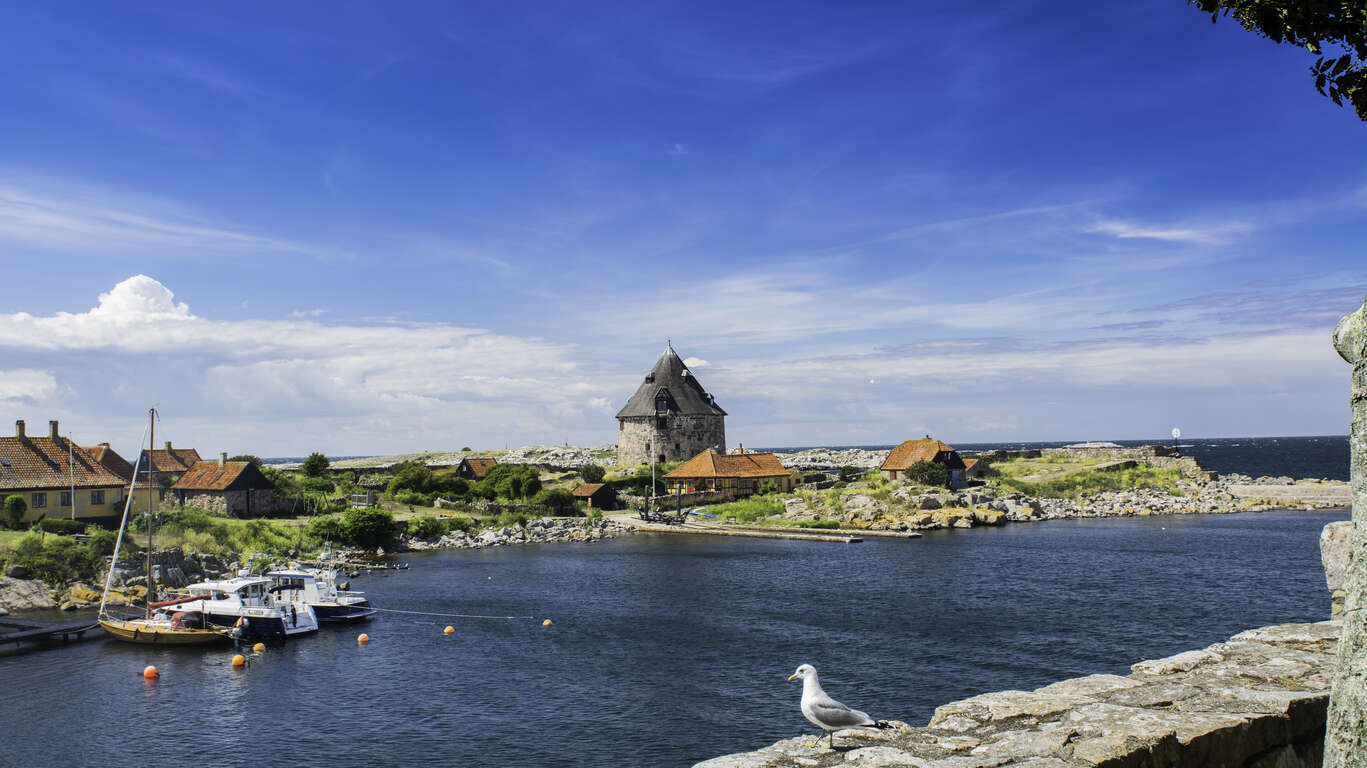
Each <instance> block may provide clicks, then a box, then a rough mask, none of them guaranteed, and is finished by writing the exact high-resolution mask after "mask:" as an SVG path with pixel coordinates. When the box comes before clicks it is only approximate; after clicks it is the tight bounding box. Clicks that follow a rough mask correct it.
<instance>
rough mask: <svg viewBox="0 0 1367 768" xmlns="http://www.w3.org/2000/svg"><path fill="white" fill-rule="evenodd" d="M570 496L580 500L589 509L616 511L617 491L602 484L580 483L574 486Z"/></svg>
mask: <svg viewBox="0 0 1367 768" xmlns="http://www.w3.org/2000/svg"><path fill="white" fill-rule="evenodd" d="M570 494H571V495H572V496H574V498H575V500H577V501H578V500H582V501H584V502H585V503H587V504H588V505H589V508H590V509H616V508H617V489H616V488H613V487H612V486H610V485H605V484H603V483H582V484H580V485H578V486H575V489H574V490H573V491H570Z"/></svg>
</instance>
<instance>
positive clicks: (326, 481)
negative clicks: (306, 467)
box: [299, 477, 337, 493]
mask: <svg viewBox="0 0 1367 768" xmlns="http://www.w3.org/2000/svg"><path fill="white" fill-rule="evenodd" d="M299 487H300V488H301V489H302V490H304V491H307V492H309V493H332V492H333V491H335V490H337V484H336V483H334V482H332V478H330V477H306V478H304V479H303V480H301V481H300V482H299Z"/></svg>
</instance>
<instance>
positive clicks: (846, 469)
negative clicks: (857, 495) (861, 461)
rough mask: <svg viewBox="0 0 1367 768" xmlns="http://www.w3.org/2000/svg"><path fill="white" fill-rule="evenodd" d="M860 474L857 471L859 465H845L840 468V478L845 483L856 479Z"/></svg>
mask: <svg viewBox="0 0 1367 768" xmlns="http://www.w3.org/2000/svg"><path fill="white" fill-rule="evenodd" d="M861 474H863V473H862V472H860V471H859V467H855V466H850V465H846V466H843V467H841V468H840V479H841V480H843V481H845V482H847V483H852V482H854V481H855V480H858V479H859V476H860V475H861Z"/></svg>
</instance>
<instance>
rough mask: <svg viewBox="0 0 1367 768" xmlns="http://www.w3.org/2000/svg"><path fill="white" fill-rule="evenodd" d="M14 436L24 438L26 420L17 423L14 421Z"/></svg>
mask: <svg viewBox="0 0 1367 768" xmlns="http://www.w3.org/2000/svg"><path fill="white" fill-rule="evenodd" d="M14 436H15V437H23V436H24V420H23V419H15V421H14Z"/></svg>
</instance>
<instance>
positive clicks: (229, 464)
mask: <svg viewBox="0 0 1367 768" xmlns="http://www.w3.org/2000/svg"><path fill="white" fill-rule="evenodd" d="M274 487H275V485H274V484H272V483H271V481H270V480H268V479H266V476H265V475H263V474H261V470H259V469H257V468H256V465H255V464H253V463H251V462H250V461H225V462H223V463H222V464H219V463H218V462H217V461H201V462H199V463H197V464H195V465H194V466H193V467H190V468H189V469H187V470H186V471H185V474H183V475H181V476H180V479H179V480H177V481H176V482H175V484H174V485H172V486H171V490H173V491H240V490H249V489H266V488H274Z"/></svg>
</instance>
